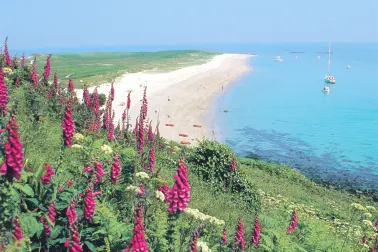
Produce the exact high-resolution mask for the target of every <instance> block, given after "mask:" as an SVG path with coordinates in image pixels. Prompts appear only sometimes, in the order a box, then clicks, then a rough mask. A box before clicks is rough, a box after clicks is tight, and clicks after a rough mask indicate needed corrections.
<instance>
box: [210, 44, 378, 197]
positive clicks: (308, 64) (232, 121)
mask: <svg viewBox="0 0 378 252" xmlns="http://www.w3.org/2000/svg"><path fill="white" fill-rule="evenodd" d="M226 51H232V52H237V49H236V48H233V49H231V48H228V50H226ZM327 51H328V44H327V43H324V44H270V45H269V44H268V45H261V44H260V45H256V44H255V45H244V46H243V48H239V52H243V53H255V54H256V56H255V57H253V58H252V59H251V62H250V64H251V65H252V67H253V71H252V72H251V73H249V74H248V75H246V76H244V77H243V78H242V79H241V80H239V81H238V82H237V83H235V84H234V85H232V86H231V87H229V88H228V90H227V92H224V93H222V94H221V95H220V96H219V97H218V99H217V101H216V104H215V108H216V109H215V110H216V116H215V120H214V122H213V123H214V127H215V129H216V134H217V139H218V140H220V141H223V142H225V143H227V144H229V145H230V146H231V148H232V149H233V150H234V151H235V152H236V153H237V154H239V155H243V156H254V157H259V158H262V159H264V160H270V161H274V162H279V163H286V164H289V165H291V166H293V167H295V168H296V169H298V170H300V171H301V172H303V173H304V174H305V175H307V176H309V177H311V178H313V179H315V180H317V181H324V182H327V183H331V184H334V185H339V186H342V187H347V188H353V189H374V190H377V189H378V44H332V49H331V51H333V53H332V55H331V62H332V65H331V66H332V67H331V73H332V74H333V75H335V77H336V80H337V81H336V84H335V85H331V86H330V88H331V91H330V93H329V94H325V93H323V92H322V88H323V87H324V85H325V83H324V80H323V78H324V76H325V74H326V72H327V61H328V54H324V52H327ZM293 52H297V53H293ZM276 55H280V56H281V58H283V59H284V62H275V61H274V57H275V56H276ZM317 56H320V59H319V60H317ZM347 65H350V66H351V68H350V69H349V70H348V69H347ZM224 110H228V111H229V112H228V113H225V112H224Z"/></svg>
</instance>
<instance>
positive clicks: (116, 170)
mask: <svg viewBox="0 0 378 252" xmlns="http://www.w3.org/2000/svg"><path fill="white" fill-rule="evenodd" d="M119 175H121V164H120V163H119V158H118V154H117V153H116V154H115V155H114V157H113V165H112V172H111V177H112V183H113V184H114V185H115V184H117V181H118V178H119Z"/></svg>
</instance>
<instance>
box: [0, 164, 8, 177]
mask: <svg viewBox="0 0 378 252" xmlns="http://www.w3.org/2000/svg"><path fill="white" fill-rule="evenodd" d="M0 174H1V176H5V175H7V165H6V164H5V163H4V162H3V163H1V165H0Z"/></svg>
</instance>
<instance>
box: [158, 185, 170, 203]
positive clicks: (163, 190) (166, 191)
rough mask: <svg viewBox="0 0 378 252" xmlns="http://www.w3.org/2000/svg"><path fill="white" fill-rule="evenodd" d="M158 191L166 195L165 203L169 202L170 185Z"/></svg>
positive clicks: (161, 187)
mask: <svg viewBox="0 0 378 252" xmlns="http://www.w3.org/2000/svg"><path fill="white" fill-rule="evenodd" d="M158 190H159V191H160V192H162V193H163V194H164V198H165V201H166V202H167V198H168V194H169V186H168V185H163V186H160V187H159V188H158Z"/></svg>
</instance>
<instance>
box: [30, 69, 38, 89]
mask: <svg viewBox="0 0 378 252" xmlns="http://www.w3.org/2000/svg"><path fill="white" fill-rule="evenodd" d="M31 79H32V81H33V83H34V87H35V88H38V74H37V70H36V69H35V65H34V64H33V68H32V76H31Z"/></svg>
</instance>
